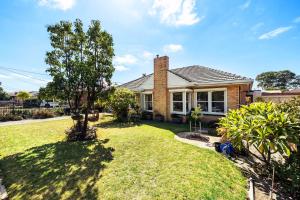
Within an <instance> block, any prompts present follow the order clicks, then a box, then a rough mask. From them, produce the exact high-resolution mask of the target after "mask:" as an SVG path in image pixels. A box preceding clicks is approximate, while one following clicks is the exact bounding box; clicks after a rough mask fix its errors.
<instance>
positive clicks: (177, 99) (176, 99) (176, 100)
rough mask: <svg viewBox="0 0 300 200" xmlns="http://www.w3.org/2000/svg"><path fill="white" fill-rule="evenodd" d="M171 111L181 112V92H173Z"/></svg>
mask: <svg viewBox="0 0 300 200" xmlns="http://www.w3.org/2000/svg"><path fill="white" fill-rule="evenodd" d="M172 100H173V101H172V102H173V112H183V93H182V92H174V93H173V99H172Z"/></svg>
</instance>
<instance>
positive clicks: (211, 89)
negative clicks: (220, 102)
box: [194, 88, 227, 115]
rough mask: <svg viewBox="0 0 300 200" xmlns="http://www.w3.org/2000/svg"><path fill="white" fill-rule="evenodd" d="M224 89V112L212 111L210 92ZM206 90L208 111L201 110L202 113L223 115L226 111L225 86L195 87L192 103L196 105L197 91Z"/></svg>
mask: <svg viewBox="0 0 300 200" xmlns="http://www.w3.org/2000/svg"><path fill="white" fill-rule="evenodd" d="M215 91H224V112H212V92H215ZM198 92H207V94H208V112H203V113H204V114H214V115H224V114H226V113H227V88H209V89H196V90H194V105H195V107H196V106H197V105H198V102H197V93H198Z"/></svg>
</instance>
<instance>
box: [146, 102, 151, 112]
mask: <svg viewBox="0 0 300 200" xmlns="http://www.w3.org/2000/svg"><path fill="white" fill-rule="evenodd" d="M145 110H152V102H146V103H145Z"/></svg>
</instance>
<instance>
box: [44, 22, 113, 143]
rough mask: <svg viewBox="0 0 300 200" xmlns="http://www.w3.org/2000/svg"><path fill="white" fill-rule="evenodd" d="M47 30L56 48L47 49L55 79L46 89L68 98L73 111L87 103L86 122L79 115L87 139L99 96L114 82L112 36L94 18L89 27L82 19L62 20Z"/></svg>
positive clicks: (81, 132)
mask: <svg viewBox="0 0 300 200" xmlns="http://www.w3.org/2000/svg"><path fill="white" fill-rule="evenodd" d="M47 31H48V32H49V34H50V43H51V46H52V50H51V51H49V52H47V53H46V59H45V61H46V63H47V64H48V65H49V66H50V67H49V69H48V70H47V71H48V72H49V73H50V75H51V76H52V77H53V81H52V82H51V83H49V85H48V86H49V87H48V86H47V87H48V89H46V91H45V93H46V94H47V95H48V94H50V95H53V94H55V95H57V96H59V97H60V98H62V99H63V100H66V101H67V102H68V103H69V106H70V109H71V112H72V113H73V114H74V115H77V116H78V115H79V114H80V112H82V111H83V110H82V109H81V108H82V105H83V104H85V109H84V121H83V125H82V126H81V121H80V119H81V117H77V119H78V120H77V125H78V126H76V127H77V129H78V130H77V131H78V132H80V135H79V139H84V138H85V137H86V130H87V125H88V114H89V112H90V111H91V109H92V107H93V105H94V102H95V100H96V99H97V97H98V96H99V95H101V94H102V93H104V92H105V90H107V88H108V87H109V86H110V84H111V77H112V75H113V72H114V67H113V65H112V58H113V56H114V49H113V39H112V36H111V35H110V34H109V33H107V32H106V31H104V30H102V27H101V24H100V21H98V20H92V21H91V23H90V25H89V27H88V30H87V31H84V29H83V23H82V22H81V20H79V19H77V20H76V21H75V22H74V23H71V22H68V21H60V22H59V23H57V24H54V25H51V26H48V28H47ZM42 90H43V89H42ZM53 91H54V92H53ZM42 92H44V91H42Z"/></svg>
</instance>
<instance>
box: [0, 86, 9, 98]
mask: <svg viewBox="0 0 300 200" xmlns="http://www.w3.org/2000/svg"><path fill="white" fill-rule="evenodd" d="M6 100H9V95H8V94H7V93H6V92H5V91H4V90H3V88H2V87H1V86H0V101H6Z"/></svg>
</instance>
